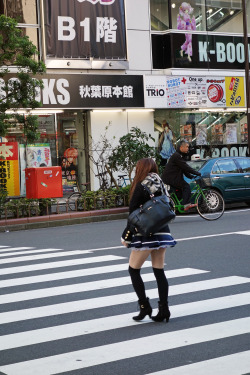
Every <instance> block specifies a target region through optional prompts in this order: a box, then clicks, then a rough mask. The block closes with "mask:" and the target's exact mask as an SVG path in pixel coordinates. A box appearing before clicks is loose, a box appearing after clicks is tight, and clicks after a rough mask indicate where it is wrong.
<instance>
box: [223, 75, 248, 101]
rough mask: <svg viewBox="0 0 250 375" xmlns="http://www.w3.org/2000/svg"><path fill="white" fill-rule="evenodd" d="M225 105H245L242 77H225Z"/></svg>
mask: <svg viewBox="0 0 250 375" xmlns="http://www.w3.org/2000/svg"><path fill="white" fill-rule="evenodd" d="M225 86H226V106H227V107H245V93H244V77H225Z"/></svg>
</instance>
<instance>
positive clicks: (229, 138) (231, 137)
mask: <svg viewBox="0 0 250 375" xmlns="http://www.w3.org/2000/svg"><path fill="white" fill-rule="evenodd" d="M232 143H234V144H236V143H238V142H237V124H236V123H235V124H226V132H225V140H224V144H232Z"/></svg>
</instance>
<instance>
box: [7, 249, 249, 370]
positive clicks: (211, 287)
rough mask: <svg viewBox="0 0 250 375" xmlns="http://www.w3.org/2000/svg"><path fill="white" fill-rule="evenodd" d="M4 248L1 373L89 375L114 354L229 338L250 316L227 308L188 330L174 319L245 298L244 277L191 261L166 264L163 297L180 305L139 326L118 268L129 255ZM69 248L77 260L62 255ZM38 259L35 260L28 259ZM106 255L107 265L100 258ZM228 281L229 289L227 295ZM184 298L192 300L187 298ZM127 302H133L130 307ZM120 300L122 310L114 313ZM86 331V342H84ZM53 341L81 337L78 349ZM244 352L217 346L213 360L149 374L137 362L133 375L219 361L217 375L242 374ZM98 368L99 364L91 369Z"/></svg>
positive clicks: (243, 329) (212, 366) (147, 276)
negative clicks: (220, 316)
mask: <svg viewBox="0 0 250 375" xmlns="http://www.w3.org/2000/svg"><path fill="white" fill-rule="evenodd" d="M0 249H1V250H0V286H1V289H0V335H1V336H0V373H3V374H6V375H17V374H18V375H29V374H30V375H34V374H36V375H40V374H41V375H51V374H60V373H65V372H67V371H69V372H70V371H75V370H82V371H83V374H84V375H85V374H89V372H88V369H89V368H91V374H99V373H102V372H101V370H100V366H102V365H106V366H107V365H108V364H112V363H116V361H125V363H126V361H129V360H130V359H133V360H136V359H138V358H139V357H140V356H145V355H147V356H149V358H150V356H151V355H154V354H160V353H162V352H164V353H166V355H167V353H168V351H169V350H175V349H178V348H185V347H189V346H191V345H193V346H195V345H201V344H204V343H209V342H216V340H217V341H221V340H226V339H229V338H230V340H234V339H236V338H238V337H241V336H242V337H243V336H244V335H249V334H250V317H239V318H237V319H233V320H232V319H230V316H229V315H228V316H227V315H226V314H225V319H224V320H222V321H213V320H212V319H211V320H210V321H209V323H208V324H206V322H205V321H204V322H203V324H202V325H201V326H199V325H198V323H197V324H196V325H195V324H194V323H193V324H194V326H186V327H185V328H183V327H184V326H183V327H182V328H178V324H175V325H174V322H175V319H176V321H177V320H178V319H181V318H188V317H189V319H190V318H191V317H195V316H198V315H199V314H202V316H207V315H208V314H212V313H216V312H220V311H221V312H227V313H229V312H230V310H231V309H237V308H239V309H240V308H242V307H245V306H248V305H250V291H249V288H248V290H247V287H248V286H250V278H248V277H241V276H236V275H227V276H223V277H218V276H216V277H215V276H213V275H212V274H211V273H210V271H209V270H203V269H202V270H201V269H194V268H181V269H172V270H168V271H166V273H167V276H168V278H169V279H173V281H174V282H173V285H171V284H172V282H170V285H171V286H170V293H169V295H170V298H175V300H176V301H177V304H171V320H170V323H169V324H168V325H166V324H164V325H163V324H162V325H159V324H158V325H157V323H154V322H153V321H152V320H151V319H149V318H148V317H147V318H145V319H144V321H143V322H141V323H140V324H138V323H136V322H135V321H134V320H133V319H132V317H133V316H134V315H136V313H135V312H133V313H132V312H131V311H134V310H135V305H136V295H135V293H134V292H130V291H128V289H127V288H128V286H130V284H131V281H130V277H129V276H128V274H127V273H124V271H125V272H127V270H128V261H127V257H122V256H118V255H102V256H97V255H96V254H95V252H94V251H92V252H90V251H88V250H84V251H81V250H68V251H66V250H63V249H53V248H51V249H48V248H47V249H40V248H39V249H35V248H31V247H26V248H11V247H9V248H8V249H7V248H6V247H1V246H0ZM15 251H17V253H15ZM71 255H72V256H74V257H75V258H77V259H68V260H61V259H60V257H70V256H71ZM54 258H57V259H54ZM34 260H35V261H36V262H37V263H36V264H25V263H26V262H27V263H28V262H30V261H34ZM16 262H18V263H19V262H20V265H18V266H16V264H13V266H12V263H16ZM103 262H105V263H104V264H103V266H100V264H102V263H103ZM108 262H109V263H110V264H109V263H108ZM98 263H100V264H98ZM7 265H8V266H7ZM72 267H73V268H72ZM150 267H151V262H149V261H147V262H145V264H144V267H143V272H142V277H143V280H144V281H145V283H146V286H147V295H148V297H149V298H150V299H151V300H152V301H153V300H154V299H158V290H157V288H156V282H155V278H154V275H153V273H152V271H151V270H150V272H149V268H150ZM60 268H63V270H60ZM74 268H75V269H74ZM57 271H58V272H57ZM39 273H41V274H39ZM16 274H17V275H16ZM22 276H23V277H22ZM89 277H93V279H89ZM184 278H185V279H184ZM190 278H191V279H190ZM182 280H183V281H182ZM48 283H49V284H48ZM56 283H57V284H56ZM58 283H59V284H58ZM147 283H154V285H153V284H152V285H150V284H149V285H147ZM244 285H245V286H246V287H245V288H244ZM153 286H154V287H153ZM152 287H153V288H152ZM233 287H234V288H235V289H234V292H233V294H228V293H231V289H232V288H233ZM13 288H14V289H13ZM117 288H119V289H117ZM241 288H242V291H241ZM130 290H132V287H131V289H130ZM206 291H209V292H210V291H213V292H214V293H215V296H214V298H207V296H206V295H204V293H205V292H206ZM100 292H101V293H102V294H100ZM85 293H87V295H85ZM98 293H99V294H98ZM216 293H217V295H216ZM224 294H225V295H224ZM177 296H180V297H181V296H182V298H184V300H183V301H182V302H181V303H178V298H177ZM52 297H53V298H52ZM49 298H52V300H51V299H49ZM57 298H61V299H57ZM62 298H63V300H62ZM185 298H188V299H187V300H186V301H185ZM198 298H200V299H198ZM51 301H53V302H51ZM62 301H63V302H62ZM187 301H188V302H187ZM131 302H132V303H133V304H132V305H131V306H132V307H131V309H132V310H130V312H127V311H128V309H130V303H131ZM119 306H120V308H123V309H125V310H126V313H125V311H124V312H122V313H121V312H119V313H118V314H117V311H118V309H119ZM155 312H156V311H155ZM74 313H75V314H77V313H80V314H81V316H82V318H80V321H79V315H78V318H77V315H74ZM90 314H91V315H90ZM95 314H97V315H96V316H95ZM69 317H70V320H69ZM90 317H91V318H90ZM39 318H41V319H44V320H41V322H40V321H39V320H37V319H39ZM18 322H19V323H18ZM171 322H173V325H171ZM194 322H195V319H194ZM15 323H18V324H16V325H15ZM44 324H45V325H44ZM15 327H16V328H15ZM133 327H134V330H135V331H136V332H138V337H137V336H135V338H133V339H130V338H129V337H127V336H126V335H125V332H127V330H128V329H129V328H133ZM150 327H152V328H153V327H162V329H161V330H160V331H159V330H158V331H157V333H155V332H154V331H150ZM166 327H167V328H166ZM171 327H174V329H173V328H171ZM146 329H149V331H147V330H146ZM166 329H167V331H166ZM5 330H7V331H6V333H5ZM115 330H119V334H118V335H113V334H112V336H110V335H109V334H111V333H113V332H116V331H115ZM147 332H151V333H147ZM159 332H160V333H159ZM105 334H107V335H109V336H108V337H109V341H106V340H104V339H103V337H105V336H104V335H105ZM84 337H88V340H90V342H91V344H90V345H89V346H88V340H84V339H83V338H84ZM123 337H126V338H124V339H123ZM57 340H61V341H60V343H63V342H64V340H76V342H77V343H78V344H77V346H74V347H71V345H59V346H58V341H57ZM91 340H93V341H91ZM43 344H44V345H46V346H48V349H47V351H46V352H45V353H43V350H42V351H39V347H40V345H43ZM58 348H59V350H58ZM60 348H61V349H60ZM72 348H73V349H72ZM12 350H13V351H14V352H13V353H15V354H13V355H11V353H12ZM3 351H7V352H8V353H9V352H10V355H9V354H8V356H6V355H1V353H6V352H3ZM16 355H17V357H16ZM16 358H17V359H16ZM249 358H250V352H249V351H245V352H237V353H234V354H232V353H229V354H228V355H221V356H219V354H218V357H217V354H216V355H214V358H208V359H205V360H204V359H203V360H200V361H199V359H198V360H197V362H195V363H192V364H185V365H184V366H183V365H180V366H179V367H175V368H171V367H169V368H168V367H167V365H166V368H165V369H163V370H161V371H155V372H152V371H151V373H150V371H147V370H146V369H144V372H142V370H141V372H138V373H136V372H135V373H134V374H133V375H137V374H139V375H142V374H148V375H175V374H176V375H184V374H185V375H186V374H188V375H189V374H190V375H191V374H192V375H193V374H194V375H196V374H197V375H198V373H199V374H201V373H202V374H204V375H212V374H216V373H218V368H219V369H220V375H233V374H238V375H240V374H246V373H247V372H249V371H250V361H249ZM237 363H238V365H236V364H237ZM95 366H97V367H95ZM98 366H99V367H98ZM95 368H96V369H97V368H98V371H99V372H95ZM125 369H126V367H125ZM125 369H124V371H125ZM86 371H87V372H86ZM107 373H108V371H107ZM109 373H112V372H109ZM116 373H117V372H116ZM127 373H129V372H127ZM149 373H150V374H149ZM122 374H125V372H122ZM118 375H119V374H118Z"/></svg>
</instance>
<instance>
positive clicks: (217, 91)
mask: <svg viewBox="0 0 250 375" xmlns="http://www.w3.org/2000/svg"><path fill="white" fill-rule="evenodd" d="M206 81H207V98H208V102H207V106H208V107H225V106H226V93H225V77H216V78H215V79H210V78H209V79H207V80H206Z"/></svg>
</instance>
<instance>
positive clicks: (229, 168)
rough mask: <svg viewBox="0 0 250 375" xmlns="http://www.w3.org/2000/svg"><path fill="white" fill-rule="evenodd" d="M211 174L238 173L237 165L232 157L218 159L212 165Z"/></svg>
mask: <svg viewBox="0 0 250 375" xmlns="http://www.w3.org/2000/svg"><path fill="white" fill-rule="evenodd" d="M212 173H213V174H226V173H239V171H238V169H237V165H236V164H235V162H234V161H233V160H232V159H226V160H218V161H217V162H216V163H215V165H214V166H213V170H212Z"/></svg>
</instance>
